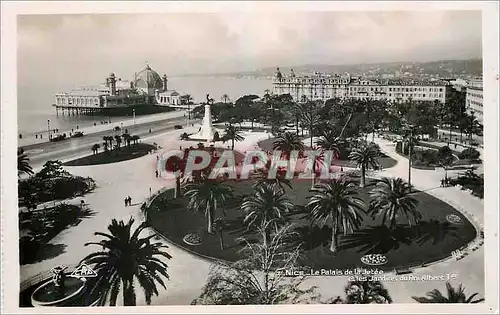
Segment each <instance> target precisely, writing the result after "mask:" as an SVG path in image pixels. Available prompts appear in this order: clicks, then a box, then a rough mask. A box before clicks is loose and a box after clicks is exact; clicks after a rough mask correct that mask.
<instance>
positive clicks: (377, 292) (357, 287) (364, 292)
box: [344, 280, 392, 304]
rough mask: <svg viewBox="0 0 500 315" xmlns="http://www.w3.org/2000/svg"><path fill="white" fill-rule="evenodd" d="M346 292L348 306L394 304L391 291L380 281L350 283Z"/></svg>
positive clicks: (355, 281)
mask: <svg viewBox="0 0 500 315" xmlns="http://www.w3.org/2000/svg"><path fill="white" fill-rule="evenodd" d="M344 291H345V294H346V298H345V303H346V304H371V303H376V304H386V303H389V304H390V303H392V298H391V296H390V295H389V291H387V289H386V288H385V287H384V285H383V284H382V283H381V282H380V281H373V280H369V281H357V280H354V281H349V282H348V283H347V285H346V287H345V289H344Z"/></svg>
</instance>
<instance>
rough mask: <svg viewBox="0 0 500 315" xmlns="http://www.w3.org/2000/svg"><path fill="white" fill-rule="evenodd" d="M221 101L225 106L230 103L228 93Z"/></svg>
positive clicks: (223, 95)
mask: <svg viewBox="0 0 500 315" xmlns="http://www.w3.org/2000/svg"><path fill="white" fill-rule="evenodd" d="M220 99H221V101H223V102H224V104H227V102H228V101H229V95H227V94H226V93H224V94H222V96H221V98H220Z"/></svg>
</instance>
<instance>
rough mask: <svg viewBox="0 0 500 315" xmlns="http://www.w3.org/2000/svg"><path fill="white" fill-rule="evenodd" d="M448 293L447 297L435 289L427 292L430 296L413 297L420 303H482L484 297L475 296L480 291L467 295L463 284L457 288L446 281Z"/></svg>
mask: <svg viewBox="0 0 500 315" xmlns="http://www.w3.org/2000/svg"><path fill="white" fill-rule="evenodd" d="M446 293H447V295H448V296H447V297H445V296H443V294H442V293H441V292H440V291H439V290H438V289H434V290H432V291H430V292H427V296H428V297H415V296H412V298H413V299H414V300H415V301H417V302H418V303H474V304H475V303H481V302H483V301H484V299H477V300H474V298H475V297H476V296H477V295H478V293H474V294H472V295H471V296H469V297H467V296H466V295H465V288H464V287H462V284H460V285H459V286H458V289H455V288H453V287H452V286H451V284H450V283H449V282H446Z"/></svg>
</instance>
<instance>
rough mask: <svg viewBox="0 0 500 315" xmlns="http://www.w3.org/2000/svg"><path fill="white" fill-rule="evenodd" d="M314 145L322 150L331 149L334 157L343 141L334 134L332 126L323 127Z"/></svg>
mask: <svg viewBox="0 0 500 315" xmlns="http://www.w3.org/2000/svg"><path fill="white" fill-rule="evenodd" d="M316 145H317V146H319V147H320V148H321V149H323V150H326V151H332V152H333V153H334V155H335V156H334V157H339V155H340V147H343V141H342V140H341V139H340V138H339V137H338V136H337V135H336V133H335V130H334V129H333V128H325V129H323V131H322V132H321V135H320V137H319V138H318V139H317V140H316Z"/></svg>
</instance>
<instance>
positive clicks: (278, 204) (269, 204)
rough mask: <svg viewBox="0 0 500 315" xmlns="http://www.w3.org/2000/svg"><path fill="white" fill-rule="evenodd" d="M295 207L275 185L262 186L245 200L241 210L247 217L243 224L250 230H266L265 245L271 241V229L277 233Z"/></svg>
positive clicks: (255, 189) (256, 188)
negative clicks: (256, 228)
mask: <svg viewBox="0 0 500 315" xmlns="http://www.w3.org/2000/svg"><path fill="white" fill-rule="evenodd" d="M293 207H294V205H293V204H292V203H291V202H290V200H289V199H288V198H286V196H285V192H284V191H283V190H282V189H280V188H279V187H277V186H275V185H269V184H262V185H258V186H256V187H255V188H254V193H253V194H252V195H250V196H248V197H246V198H245V199H244V200H243V203H242V204H241V209H242V210H243V211H244V212H245V214H246V216H245V219H244V220H243V222H244V223H245V224H247V226H248V228H249V229H250V228H255V227H262V226H264V227H265V228H264V229H265V235H264V236H265V237H264V244H268V242H269V241H270V239H271V236H270V235H271V230H270V227H271V226H272V227H273V228H274V231H275V232H277V231H278V229H279V227H280V226H281V225H283V224H284V223H285V221H286V219H285V214H286V213H287V212H290V211H291V210H292V209H293Z"/></svg>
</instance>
